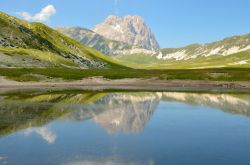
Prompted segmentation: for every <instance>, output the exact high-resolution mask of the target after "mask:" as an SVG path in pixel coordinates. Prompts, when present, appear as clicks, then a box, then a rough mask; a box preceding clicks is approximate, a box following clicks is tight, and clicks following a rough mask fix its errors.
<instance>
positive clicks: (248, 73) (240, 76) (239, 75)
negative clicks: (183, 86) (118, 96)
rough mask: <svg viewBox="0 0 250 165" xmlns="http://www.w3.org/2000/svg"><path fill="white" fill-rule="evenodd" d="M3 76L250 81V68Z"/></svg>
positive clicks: (0, 71)
mask: <svg viewBox="0 0 250 165" xmlns="http://www.w3.org/2000/svg"><path fill="white" fill-rule="evenodd" d="M0 76H5V77H6V78H8V79H11V80H16V81H40V80H42V79H44V78H46V79H53V78H61V79H64V80H80V79H83V78H88V77H103V78H107V79H123V78H143V79H149V78H156V79H162V80H211V81H250V69H243V68H241V69H238V68H220V69H169V70H145V69H86V70H82V69H66V68H0Z"/></svg>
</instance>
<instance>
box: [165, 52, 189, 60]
mask: <svg viewBox="0 0 250 165" xmlns="http://www.w3.org/2000/svg"><path fill="white" fill-rule="evenodd" d="M186 56H187V54H186V50H182V51H178V52H175V53H169V54H166V55H165V56H164V57H163V59H164V60H168V59H176V60H183V59H184V58H185V57H186Z"/></svg>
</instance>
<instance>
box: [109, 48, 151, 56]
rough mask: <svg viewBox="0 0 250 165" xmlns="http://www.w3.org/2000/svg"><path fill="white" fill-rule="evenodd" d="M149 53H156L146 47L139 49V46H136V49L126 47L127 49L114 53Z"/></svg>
mask: <svg viewBox="0 0 250 165" xmlns="http://www.w3.org/2000/svg"><path fill="white" fill-rule="evenodd" d="M141 53H143V54H149V55H153V54H156V52H155V51H152V50H147V49H139V48H136V49H127V50H118V51H115V52H114V54H118V55H127V54H141Z"/></svg>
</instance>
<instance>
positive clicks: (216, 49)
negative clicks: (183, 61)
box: [205, 46, 223, 57]
mask: <svg viewBox="0 0 250 165" xmlns="http://www.w3.org/2000/svg"><path fill="white" fill-rule="evenodd" d="M221 49H223V46H222V47H218V48H215V49H212V50H211V51H210V52H209V53H208V54H207V55H205V57H208V56H210V55H216V54H218V53H219V52H220V51H221Z"/></svg>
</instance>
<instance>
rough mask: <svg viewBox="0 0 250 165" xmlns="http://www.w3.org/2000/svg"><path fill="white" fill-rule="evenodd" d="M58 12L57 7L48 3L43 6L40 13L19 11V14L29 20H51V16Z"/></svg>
mask: <svg viewBox="0 0 250 165" xmlns="http://www.w3.org/2000/svg"><path fill="white" fill-rule="evenodd" d="M55 13H56V8H55V7H54V6H53V5H47V6H46V7H44V8H42V9H41V11H40V12H39V13H36V14H35V15H32V14H30V13H28V12H18V14H19V15H20V16H21V17H23V18H24V19H25V20H28V21H39V22H47V21H49V20H50V17H51V16H52V15H54V14H55Z"/></svg>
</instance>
